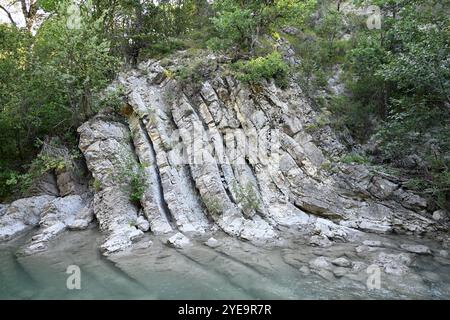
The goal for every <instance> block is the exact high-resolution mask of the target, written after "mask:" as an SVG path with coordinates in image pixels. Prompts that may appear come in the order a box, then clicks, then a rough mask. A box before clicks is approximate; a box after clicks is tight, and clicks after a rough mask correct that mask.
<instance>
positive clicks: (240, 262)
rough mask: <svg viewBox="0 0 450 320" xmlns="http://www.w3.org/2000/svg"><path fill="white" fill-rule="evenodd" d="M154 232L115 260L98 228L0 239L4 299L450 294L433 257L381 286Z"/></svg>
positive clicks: (248, 250)
mask: <svg viewBox="0 0 450 320" xmlns="http://www.w3.org/2000/svg"><path fill="white" fill-rule="evenodd" d="M147 240H148V239H147ZM152 240H153V245H152V246H150V247H149V248H141V249H133V251H132V252H125V253H123V254H120V255H115V256H114V257H111V258H110V259H109V260H108V259H106V258H104V257H102V256H101V255H100V254H99V252H98V243H99V241H100V235H99V234H98V233H97V232H96V231H94V230H87V231H83V232H68V233H66V234H64V235H63V236H62V237H61V238H59V239H58V240H57V241H56V242H55V243H54V244H53V245H52V247H51V248H50V250H49V251H48V252H46V253H42V254H38V255H34V256H20V255H16V254H15V253H16V252H17V250H18V248H19V247H20V245H21V244H22V243H23V241H25V240H24V239H22V240H19V241H18V242H16V243H14V244H9V245H8V246H3V247H0V299H372V298H375V299H377V298H378V299H399V298H414V299H415V298H435V299H448V298H449V283H450V279H449V275H450V268H449V266H448V265H447V266H445V265H442V264H439V263H436V262H435V261H434V260H433V259H432V258H431V257H419V258H418V259H417V260H416V261H415V263H414V265H413V266H412V268H414V269H415V271H417V274H420V277H419V276H417V277H416V278H414V277H413V278H412V279H413V281H412V280H411V279H410V278H408V280H405V281H406V282H405V283H403V284H402V283H401V282H402V281H403V280H404V279H403V278H399V281H398V282H399V283H396V284H395V286H396V287H395V288H394V289H392V288H391V287H390V286H391V284H390V283H388V282H386V281H385V282H384V283H382V288H381V290H372V291H369V290H367V288H366V286H365V284H364V282H358V281H351V280H349V279H344V278H340V279H336V280H334V281H331V282H330V281H327V280H325V279H323V278H321V277H319V276H317V275H314V274H311V275H308V276H306V275H304V274H303V273H302V272H300V271H299V270H298V268H296V267H295V266H293V265H291V264H287V263H286V262H285V261H284V260H283V259H282V256H283V254H284V253H285V251H283V250H285V249H273V250H266V249H261V248H254V247H252V246H250V245H249V244H245V245H244V244H242V246H240V245H239V246H236V247H235V248H233V249H232V250H231V251H233V252H234V253H233V254H229V253H226V252H218V251H216V250H213V249H211V248H207V247H205V246H203V245H199V246H195V247H193V248H191V249H189V250H179V251H178V250H175V249H172V248H168V247H166V246H165V245H163V244H161V243H160V242H159V241H158V240H157V239H154V238H153V239H152ZM21 241H22V243H21ZM296 250H297V251H298V250H302V248H301V247H299V248H298V249H297V248H295V250H294V251H296ZM306 254H307V253H306V252H305V255H306ZM69 265H77V266H79V267H80V269H81V290H68V289H67V287H66V281H67V278H68V277H69V274H67V273H66V270H67V267H68V266H69ZM414 279H416V280H414ZM415 281H416V282H415ZM403 289H404V290H403Z"/></svg>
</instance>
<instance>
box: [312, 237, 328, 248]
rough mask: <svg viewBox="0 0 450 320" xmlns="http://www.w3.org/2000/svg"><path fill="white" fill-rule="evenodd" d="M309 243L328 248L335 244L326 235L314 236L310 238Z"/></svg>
mask: <svg viewBox="0 0 450 320" xmlns="http://www.w3.org/2000/svg"><path fill="white" fill-rule="evenodd" d="M309 244H310V245H312V246H317V247H323V248H327V247H331V246H332V245H333V242H332V241H330V240H329V239H328V238H327V237H326V236H312V237H311V238H310V239H309Z"/></svg>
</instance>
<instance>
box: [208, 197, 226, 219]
mask: <svg viewBox="0 0 450 320" xmlns="http://www.w3.org/2000/svg"><path fill="white" fill-rule="evenodd" d="M204 203H205V206H206V208H207V209H208V211H209V212H210V213H212V214H214V215H220V214H221V213H222V211H223V208H222V205H221V204H220V201H219V199H218V198H217V197H207V198H205V199H204Z"/></svg>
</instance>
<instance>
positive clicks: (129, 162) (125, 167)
mask: <svg viewBox="0 0 450 320" xmlns="http://www.w3.org/2000/svg"><path fill="white" fill-rule="evenodd" d="M118 168H119V173H118V175H117V179H118V182H119V183H120V184H122V185H124V186H125V188H126V191H127V193H128V194H129V199H130V201H131V202H133V203H135V204H138V203H139V202H140V201H141V199H142V196H143V195H144V192H145V190H146V188H147V174H146V172H145V164H144V165H143V164H138V163H136V160H135V159H133V157H132V156H131V155H128V154H126V153H125V152H123V153H122V154H121V156H120V162H119V164H118Z"/></svg>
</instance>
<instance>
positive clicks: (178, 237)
mask: <svg viewBox="0 0 450 320" xmlns="http://www.w3.org/2000/svg"><path fill="white" fill-rule="evenodd" d="M167 244H169V245H170V246H172V247H174V248H177V249H183V248H185V247H188V246H190V245H191V241H190V240H189V239H188V238H187V237H186V236H185V235H184V234H182V233H180V232H178V233H176V234H175V235H173V236H172V237H170V238H169V239H168V240H167Z"/></svg>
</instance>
